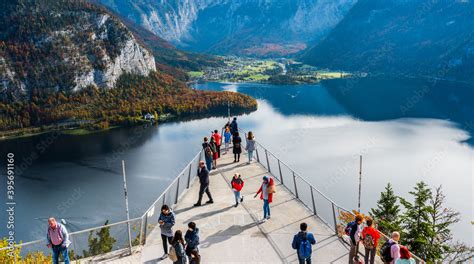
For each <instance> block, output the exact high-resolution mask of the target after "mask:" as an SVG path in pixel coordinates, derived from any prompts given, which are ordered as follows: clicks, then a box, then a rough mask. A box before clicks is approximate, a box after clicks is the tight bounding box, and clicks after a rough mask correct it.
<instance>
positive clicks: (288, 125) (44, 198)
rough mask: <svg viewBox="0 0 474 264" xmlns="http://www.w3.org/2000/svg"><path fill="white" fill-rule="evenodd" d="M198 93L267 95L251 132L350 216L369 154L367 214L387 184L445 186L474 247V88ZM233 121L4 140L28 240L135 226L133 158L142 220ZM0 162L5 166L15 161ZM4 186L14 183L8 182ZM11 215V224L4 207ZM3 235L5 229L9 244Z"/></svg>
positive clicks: (242, 121) (380, 85) (357, 83)
mask: <svg viewBox="0 0 474 264" xmlns="http://www.w3.org/2000/svg"><path fill="white" fill-rule="evenodd" d="M196 88H197V89H207V90H230V91H238V92H242V93H245V94H249V95H251V96H254V97H255V98H257V99H258V110H257V111H255V112H253V113H251V114H249V115H244V116H240V117H239V118H238V119H239V125H240V127H241V128H243V129H245V130H252V131H253V132H254V134H255V136H256V139H257V140H258V141H260V142H261V143H262V144H264V145H266V146H267V147H268V148H269V149H270V150H271V151H272V152H274V153H275V154H276V155H277V156H279V157H281V158H282V159H283V160H284V161H286V163H288V164H290V166H292V167H293V168H295V169H296V170H297V171H298V172H300V174H301V175H303V176H305V177H306V178H307V179H309V180H310V181H311V182H312V183H314V185H315V186H316V187H317V188H319V189H320V190H321V191H323V192H324V193H326V194H327V195H328V196H329V197H331V198H333V200H335V201H336V202H337V203H338V204H340V205H342V206H344V207H346V208H356V207H357V192H358V169H359V168H358V166H359V163H358V160H359V155H360V154H362V155H363V159H364V163H363V186H362V210H363V211H364V212H367V210H368V209H369V208H371V207H373V206H375V204H376V200H377V199H378V197H379V195H380V192H381V191H382V190H383V188H384V187H385V185H386V184H387V183H388V182H391V183H392V184H393V186H394V189H395V192H396V193H397V194H399V195H401V196H405V197H408V196H407V195H408V192H409V191H410V190H411V188H412V187H413V186H414V185H415V183H416V182H418V181H422V180H423V181H425V182H426V183H428V184H429V185H430V186H432V187H435V186H439V185H442V186H443V190H444V192H445V194H446V196H447V205H448V206H450V207H453V208H454V209H456V210H458V211H460V212H461V214H462V215H461V216H462V221H461V222H460V223H459V224H457V225H456V226H455V228H454V232H455V235H456V238H458V239H461V240H463V241H465V242H468V243H471V245H472V240H473V239H474V237H473V232H472V225H471V224H470V221H471V220H472V219H474V217H473V194H472V193H473V192H472V190H473V188H474V185H473V167H474V162H473V156H474V155H473V154H474V149H473V146H474V144H473V139H472V134H473V133H474V120H473V118H474V110H473V102H474V88H473V87H466V86H463V85H459V84H458V85H454V84H448V83H441V82H436V83H433V82H423V81H417V80H409V81H408V80H403V81H401V80H382V79H360V80H358V79H354V80H345V81H329V82H325V83H322V84H318V85H284V86H278V85H266V84H228V83H206V84H199V85H196ZM225 121H226V120H225V119H223V118H206V119H201V120H194V121H186V122H174V123H167V124H161V125H159V126H158V127H148V128H143V127H134V128H121V129H114V130H110V131H106V132H100V133H96V134H90V135H84V136H70V135H55V134H46V135H40V136H36V137H29V138H21V139H15V140H10V141H2V142H0V150H1V152H2V153H1V154H2V157H5V156H6V154H5V153H6V152H9V151H10V152H13V153H14V154H15V156H16V165H17V167H25V168H26V169H25V170H23V171H22V175H19V176H18V177H17V178H16V183H15V184H16V202H17V207H16V225H17V228H16V231H17V239H18V240H20V239H21V240H31V239H39V238H43V237H44V229H45V225H46V223H45V221H46V218H47V217H49V216H51V215H54V216H57V217H58V218H65V219H66V220H68V222H69V229H72V230H73V231H74V230H79V229H83V228H87V227H92V226H98V225H101V224H103V223H104V222H105V220H107V219H108V220H110V221H119V220H124V219H125V218H126V217H125V210H124V200H123V187H122V175H121V165H120V162H121V160H122V159H123V160H125V161H126V164H127V178H128V187H129V202H130V210H131V217H137V216H139V215H141V214H142V213H143V212H144V211H145V210H146V209H147V208H148V207H149V206H150V204H151V203H152V202H153V201H154V200H155V198H156V197H157V196H158V195H159V194H160V193H161V192H162V191H163V190H164V189H165V188H166V186H167V185H168V183H170V182H171V181H172V179H173V178H174V176H175V175H176V174H177V173H178V172H179V171H181V169H182V168H183V167H184V166H185V164H186V163H187V162H188V161H189V160H190V159H191V158H192V157H193V156H194V155H195V153H197V151H198V150H199V149H200V142H201V139H202V137H203V136H206V135H209V132H210V131H211V129H216V128H220V127H222V125H223V124H224V123H225ZM35 153H36V154H37V155H35ZM1 162H2V166H4V165H3V164H4V162H5V160H2V161H1ZM17 172H18V171H17ZM2 173H4V170H2ZM1 181H2V182H1V184H2V186H5V177H2V178H1ZM2 193H4V189H3V190H2ZM3 199H4V198H3ZM2 206H4V205H3V203H2ZM0 217H1V219H2V222H3V221H4V219H6V215H5V210H4V209H2V212H1V213H0ZM4 232H5V229H4V228H1V229H0V235H5V234H4Z"/></svg>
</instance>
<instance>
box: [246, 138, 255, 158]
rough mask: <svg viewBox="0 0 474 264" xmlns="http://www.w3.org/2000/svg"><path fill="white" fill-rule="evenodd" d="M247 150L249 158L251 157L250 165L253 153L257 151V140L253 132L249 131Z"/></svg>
mask: <svg viewBox="0 0 474 264" xmlns="http://www.w3.org/2000/svg"><path fill="white" fill-rule="evenodd" d="M245 150H246V151H247V154H248V157H249V162H248V164H250V162H252V158H253V152H254V150H255V139H254V137H253V133H252V131H249V133H248V135H247V144H246V146H245Z"/></svg>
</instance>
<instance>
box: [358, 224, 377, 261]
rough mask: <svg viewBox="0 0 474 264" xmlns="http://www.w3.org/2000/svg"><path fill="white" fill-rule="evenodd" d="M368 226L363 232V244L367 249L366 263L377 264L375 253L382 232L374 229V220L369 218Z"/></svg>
mask: <svg viewBox="0 0 474 264" xmlns="http://www.w3.org/2000/svg"><path fill="white" fill-rule="evenodd" d="M365 222H366V224H367V226H366V227H364V229H363V230H362V244H363V245H364V248H365V255H364V263H366V264H367V263H369V257H370V264H374V263H375V251H376V250H377V245H378V242H379V239H380V232H379V231H378V230H377V229H375V228H374V226H373V225H374V221H373V220H372V218H370V217H367V219H366V220H365Z"/></svg>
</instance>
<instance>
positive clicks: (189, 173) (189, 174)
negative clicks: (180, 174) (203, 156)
mask: <svg viewBox="0 0 474 264" xmlns="http://www.w3.org/2000/svg"><path fill="white" fill-rule="evenodd" d="M192 165H193V163H192V162H191V163H189V171H188V185H187V187H186V189H189V185H190V184H191V168H192Z"/></svg>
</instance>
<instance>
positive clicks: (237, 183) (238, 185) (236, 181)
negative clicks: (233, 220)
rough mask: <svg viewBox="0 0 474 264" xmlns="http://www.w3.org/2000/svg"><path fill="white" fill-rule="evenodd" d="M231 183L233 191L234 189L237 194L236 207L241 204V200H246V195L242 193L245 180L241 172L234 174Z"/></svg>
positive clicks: (235, 194)
mask: <svg viewBox="0 0 474 264" xmlns="http://www.w3.org/2000/svg"><path fill="white" fill-rule="evenodd" d="M231 184H232V191H234V196H235V207H237V206H239V202H240V203H241V202H243V201H244V197H243V196H241V195H240V191H241V190H242V188H244V181H243V180H242V178H241V177H240V174H238V173H236V174H234V177H233V178H232V182H231Z"/></svg>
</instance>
